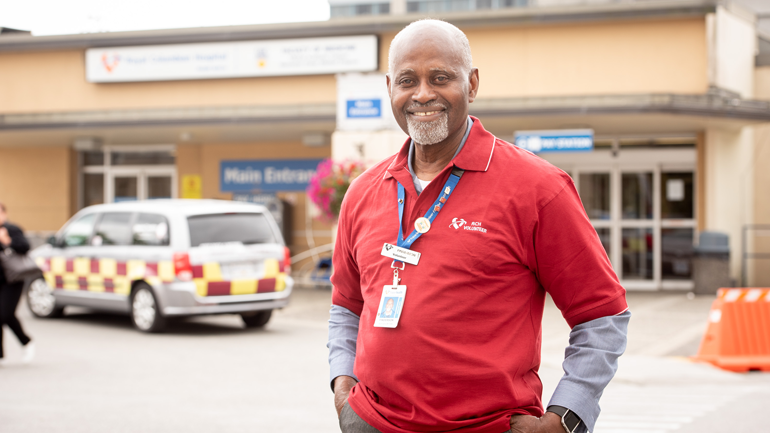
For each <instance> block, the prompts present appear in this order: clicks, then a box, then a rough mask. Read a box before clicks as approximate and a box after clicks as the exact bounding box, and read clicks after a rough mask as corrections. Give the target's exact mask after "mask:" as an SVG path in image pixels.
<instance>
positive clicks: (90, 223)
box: [61, 213, 96, 247]
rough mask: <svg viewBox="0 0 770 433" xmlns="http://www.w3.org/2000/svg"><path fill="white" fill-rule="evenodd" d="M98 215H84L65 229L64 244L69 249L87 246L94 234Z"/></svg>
mask: <svg viewBox="0 0 770 433" xmlns="http://www.w3.org/2000/svg"><path fill="white" fill-rule="evenodd" d="M95 221H96V214H95V213H92V214H89V215H84V216H82V217H80V218H78V219H77V220H75V221H73V222H72V223H70V224H69V225H68V226H67V228H65V229H64V233H63V234H62V238H61V239H62V243H63V244H64V246H68V247H79V246H83V245H86V244H87V243H88V239H90V238H91V234H92V233H93V232H94V222H95Z"/></svg>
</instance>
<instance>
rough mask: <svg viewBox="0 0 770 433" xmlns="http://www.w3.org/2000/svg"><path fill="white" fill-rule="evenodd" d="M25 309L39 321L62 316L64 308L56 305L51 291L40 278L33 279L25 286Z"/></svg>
mask: <svg viewBox="0 0 770 433" xmlns="http://www.w3.org/2000/svg"><path fill="white" fill-rule="evenodd" d="M27 307H29V311H30V312H31V313H32V314H33V315H35V317H40V318H41V319H52V318H54V317H61V316H62V315H63V314H64V307H62V306H59V305H56V297H55V296H54V294H53V289H52V288H51V286H49V285H48V282H46V280H45V278H42V277H38V278H35V279H34V280H32V281H30V283H29V286H27Z"/></svg>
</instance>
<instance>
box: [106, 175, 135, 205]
mask: <svg viewBox="0 0 770 433" xmlns="http://www.w3.org/2000/svg"><path fill="white" fill-rule="evenodd" d="M112 190H113V198H112V200H110V201H112V202H115V203H118V202H122V201H136V200H139V176H138V175H123V176H114V177H113V179H112Z"/></svg>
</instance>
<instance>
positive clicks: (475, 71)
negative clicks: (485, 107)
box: [468, 68, 479, 103]
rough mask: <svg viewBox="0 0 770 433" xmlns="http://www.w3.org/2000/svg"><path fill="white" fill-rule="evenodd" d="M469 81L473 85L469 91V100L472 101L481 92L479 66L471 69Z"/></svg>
mask: <svg viewBox="0 0 770 433" xmlns="http://www.w3.org/2000/svg"><path fill="white" fill-rule="evenodd" d="M468 82H469V83H470V87H471V88H470V91H469V92H468V102H469V103H472V102H473V101H474V100H475V99H476V94H477V93H478V92H479V68H472V69H471V72H470V74H468Z"/></svg>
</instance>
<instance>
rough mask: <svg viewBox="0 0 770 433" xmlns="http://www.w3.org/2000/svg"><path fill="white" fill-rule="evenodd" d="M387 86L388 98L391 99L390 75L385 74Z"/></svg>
mask: <svg viewBox="0 0 770 433" xmlns="http://www.w3.org/2000/svg"><path fill="white" fill-rule="evenodd" d="M385 85H386V86H388V96H389V97H391V94H390V74H385Z"/></svg>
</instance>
